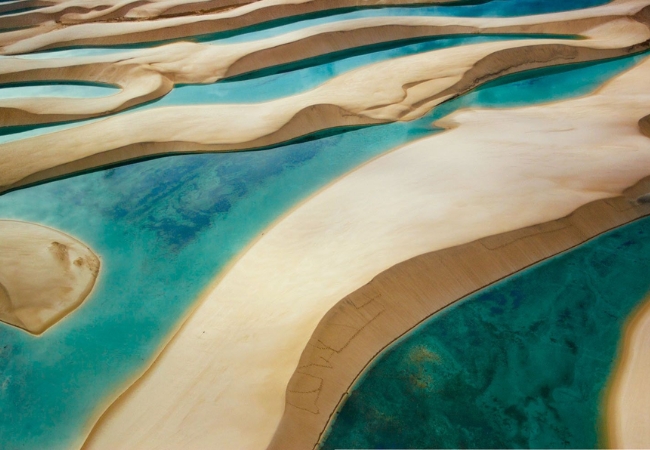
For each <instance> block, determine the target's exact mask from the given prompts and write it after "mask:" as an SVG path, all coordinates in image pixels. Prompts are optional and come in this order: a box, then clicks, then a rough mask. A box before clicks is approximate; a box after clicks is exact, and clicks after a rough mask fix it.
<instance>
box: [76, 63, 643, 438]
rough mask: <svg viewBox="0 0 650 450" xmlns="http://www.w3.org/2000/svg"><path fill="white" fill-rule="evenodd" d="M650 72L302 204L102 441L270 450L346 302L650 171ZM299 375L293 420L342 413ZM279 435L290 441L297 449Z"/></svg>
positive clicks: (420, 152) (485, 119)
mask: <svg viewBox="0 0 650 450" xmlns="http://www.w3.org/2000/svg"><path fill="white" fill-rule="evenodd" d="M648 70H650V61H648V60H645V61H644V62H643V63H641V64H639V65H637V66H636V67H635V68H633V69H631V70H629V71H628V72H626V73H625V74H623V75H621V76H619V77H617V78H615V79H614V80H612V81H611V82H609V83H607V84H606V85H605V86H604V87H603V88H601V89H599V90H598V91H597V92H596V93H594V94H592V95H589V96H586V97H583V98H579V99H573V100H568V101H562V102H557V103H550V104H546V105H540V106H531V107H525V108H516V109H500V110H482V109H472V110H461V111H458V112H456V113H454V114H453V115H452V116H451V117H450V118H449V119H448V120H447V121H446V123H447V124H454V127H455V128H453V129H451V130H450V131H447V132H445V133H442V134H439V135H434V136H431V137H428V138H424V139H422V140H420V141H416V142H413V143H411V144H407V145H405V146H403V147H401V148H399V149H397V150H395V151H393V152H391V153H389V154H386V155H384V156H382V157H379V158H377V159H375V160H373V161H371V162H369V163H367V164H366V165H364V166H362V167H361V168H359V169H357V170H355V171H354V172H352V173H350V174H348V175H346V176H344V177H343V178H341V179H340V180H337V181H336V182H335V183H333V184H331V185H330V186H328V187H327V188H326V189H324V190H322V191H320V192H319V193H318V194H316V195H314V196H313V197H311V198H310V199H308V200H307V201H305V202H304V203H302V204H301V205H300V206H298V207H297V208H296V209H294V210H293V211H292V212H291V213H290V214H288V215H286V216H285V217H284V218H283V219H282V220H280V221H278V222H277V223H275V224H274V226H273V227H271V228H270V229H268V230H267V231H266V232H265V233H264V235H263V236H262V237H261V238H260V239H259V240H258V241H257V242H256V243H255V245H253V246H252V247H251V248H249V249H248V251H247V252H246V253H245V254H243V255H242V256H241V258H240V259H239V260H238V261H237V262H236V263H235V264H234V265H233V267H232V268H231V270H230V271H229V272H228V273H226V274H225V275H224V276H223V278H222V279H221V281H220V283H219V284H218V285H217V286H216V288H214V290H213V291H212V292H211V293H209V294H208V295H207V296H206V298H205V300H204V301H203V302H202V303H201V304H200V305H199V306H198V308H197V309H196V310H195V311H194V313H193V314H192V315H191V316H190V318H189V319H188V320H187V322H185V324H184V325H183V326H182V328H181V330H180V331H179V332H178V334H177V335H176V336H175V337H174V338H173V339H172V341H171V342H170V343H169V344H168V345H167V347H166V348H165V349H164V351H163V352H162V353H161V354H160V356H159V357H158V359H157V360H156V362H155V363H154V365H153V366H152V367H151V369H150V370H149V371H148V372H147V373H146V374H145V375H144V376H143V378H142V379H141V380H140V381H139V382H138V383H136V384H135V385H134V387H133V388H132V389H129V390H127V392H126V393H125V394H124V395H123V396H122V397H121V399H120V401H119V402H118V403H116V404H115V405H114V406H113V407H111V408H109V411H108V412H107V414H105V415H104V417H103V418H102V419H101V420H100V422H99V424H98V426H97V427H96V428H95V430H94V431H93V433H92V435H91V438H90V439H89V440H88V441H87V444H86V448H88V449H102V448H115V447H124V446H127V447H133V448H138V447H139V446H146V445H148V446H151V445H158V446H160V447H161V448H176V447H178V446H181V445H186V446H187V445H189V446H194V447H197V448H198V447H208V446H216V447H223V448H241V449H248V448H250V449H253V448H262V447H263V446H265V445H267V444H268V443H269V442H271V439H272V436H273V434H274V432H275V429H276V424H278V423H279V421H280V418H281V417H282V414H283V411H284V408H285V390H286V388H287V384H288V382H289V379H290V378H291V377H292V375H293V373H294V371H295V368H296V367H299V364H300V360H301V359H300V358H301V354H302V353H303V350H304V349H305V348H306V345H307V344H308V342H309V341H310V338H311V336H312V335H313V332H314V330H315V329H316V327H317V325H318V323H319V322H320V320H321V318H322V317H323V316H324V315H325V314H326V313H327V311H329V310H330V308H331V307H332V306H334V305H335V304H337V303H338V302H339V300H340V299H342V298H344V297H346V296H347V295H349V294H350V293H351V292H354V291H355V290H357V289H359V288H360V287H361V286H364V285H365V284H367V283H368V282H369V281H371V280H372V279H373V277H375V276H376V274H378V273H381V272H382V271H384V270H386V269H388V268H390V267H392V266H393V265H395V264H397V263H399V262H401V261H405V260H408V259H410V258H413V257H415V256H417V255H421V254H423V253H427V252H432V251H438V250H442V249H447V248H451V247H455V246H459V245H463V244H466V243H468V242H473V241H476V240H478V239H483V238H487V237H488V236H494V235H497V234H500V233H506V232H510V231H515V230H520V229H523V228H526V227H531V226H534V225H537V224H542V223H545V222H552V221H555V220H558V219H561V218H562V217H566V216H567V215H569V214H571V213H572V212H573V211H575V210H576V209H578V208H580V207H581V206H583V205H586V204H588V203H591V202H594V201H598V200H603V199H608V198H612V197H616V196H618V195H620V193H621V192H623V191H625V189H626V188H627V187H628V186H631V185H633V184H635V183H636V182H638V181H639V180H640V179H642V178H644V177H647V176H648V175H649V172H650V140H648V138H647V137H645V136H643V135H642V134H641V133H640V132H639V128H638V121H639V118H640V117H643V116H644V115H646V114H647V109H646V108H647V103H648V100H650V97H649V96H650V92H648V90H647V74H648ZM542 136H543V137H544V139H542ZM450 148H453V149H454V151H453V152H450V151H449V149H450ZM506 155H507V158H506ZM641 194H642V193H641V192H640V193H637V195H641ZM608 202H609V201H608ZM610 206H613V208H611V207H610ZM630 208H633V207H632V206H631V205H630V204H629V203H628V202H627V201H625V200H622V201H621V200H616V201H613V203H609V206H606V207H605V208H604V209H602V208H601V209H598V208H597V209H596V210H595V212H596V213H597V214H593V215H592V214H587V215H586V216H584V217H583V218H582V219H581V220H580V221H579V227H578V229H580V228H582V227H584V228H582V229H583V231H580V232H576V233H575V234H574V233H569V238H570V239H569V241H570V240H571V239H573V238H577V239H578V241H577V242H580V239H581V238H584V237H585V236H587V237H588V236H589V233H590V232H589V230H592V228H590V227H591V225H590V224H591V223H592V222H593V223H594V224H597V223H598V220H592V219H596V218H597V217H600V216H601V212H603V211H609V212H608V213H607V214H604V215H602V217H609V218H610V219H612V221H613V222H610V223H613V226H616V225H617V224H620V223H623V222H624V221H625V215H622V216H619V215H617V211H619V212H621V213H623V212H624V211H626V210H629V209H630ZM591 211H592V213H594V210H591ZM628 218H630V217H628ZM632 218H633V217H632ZM630 219H631V218H630ZM569 222H570V220H569ZM547 227H550V231H554V230H555V228H557V227H558V225H557V224H550V225H547ZM560 228H562V226H560ZM539 230H546V228H544V226H542V227H541V228H539V229H537V231H539ZM534 231H535V230H534ZM601 231H602V230H601ZM601 231H598V230H596V233H597V232H601ZM569 241H565V240H562V242H563V243H564V244H566V242H569ZM562 242H561V244H562ZM495 243H496V244H495ZM507 243H508V241H507V239H506V242H505V244H507ZM493 244H494V245H497V246H498V245H501V244H500V239H499V238H498V237H497V238H495V240H494V242H493ZM564 244H562V245H564ZM569 244H570V242H569ZM562 245H559V248H560V250H561V249H562ZM570 245H574V244H570ZM514 248H515V250H514V251H515V253H514V254H513V256H514V257H515V259H517V260H518V264H521V262H522V261H523V262H524V263H525V262H526V261H527V260H528V259H527V258H531V256H528V257H524V255H522V259H519V257H518V256H517V255H520V254H521V253H522V252H523V250H522V249H521V248H518V247H517V246H514ZM556 248H557V247H556ZM470 256H471V257H473V256H474V254H472V255H470ZM532 258H533V260H534V259H535V258H534V257H532ZM513 264H514V263H513ZM504 265H506V264H505V262H504ZM513 267H514V266H513ZM499 269H500V270H501V269H504V268H503V267H500V268H499ZM510 269H512V267H510V266H509V265H506V267H505V273H506V274H507V272H508V270H510ZM515 270H516V269H515ZM460 281H462V280H459V281H458V282H459V283H460ZM479 281H480V280H479ZM479 284H480V283H479ZM373 298H374V297H372V296H371V298H370V299H366V300H367V302H366V301H365V300H363V301H359V302H356V301H355V305H356V308H358V309H359V313H360V314H362V315H365V316H366V319H369V318H370V319H372V317H374V316H377V315H378V314H380V313H381V311H378V310H376V309H374V307H375V304H373V303H372V302H371V300H372V299H373ZM366 303H367V308H366V309H365V310H363V311H362V309H363V308H364V307H365V305H366ZM339 324H341V325H342V327H338V328H335V329H332V330H331V331H330V336H332V334H333V339H334V341H335V343H336V344H337V345H338V343H341V342H343V343H345V342H344V341H345V336H346V334H345V333H344V331H343V330H344V329H345V326H346V325H349V324H347V323H345V322H340V323H339ZM334 341H328V342H334ZM329 347H330V348H328V345H323V346H319V348H317V349H313V348H311V346H310V348H308V350H307V352H306V353H307V354H309V353H311V354H313V355H316V356H317V363H322V364H323V365H327V364H329V363H328V361H327V358H329V357H332V356H333V354H334V353H335V352H336V346H335V345H334V344H332V345H329ZM314 352H315V353H314ZM319 352H322V353H319ZM356 356H359V354H357V355H356ZM359 357H360V360H361V361H362V364H363V363H365V362H366V361H367V359H365V360H364V359H363V357H361V356H359ZM251 361H255V364H256V366H255V370H254V371H251V370H250V362H251ZM303 362H304V360H303ZM312 362H313V361H312ZM307 365H309V364H307ZM300 367H301V369H305V367H306V366H305V365H304V364H301V365H300ZM307 370H308V369H307ZM356 373H358V372H356ZM356 373H353V376H356ZM297 377H299V379H298V381H295V380H294V381H293V382H292V383H293V384H292V386H291V387H290V392H289V395H288V396H287V397H286V399H287V401H289V405H293V406H287V411H290V409H291V408H292V407H296V409H300V408H302V409H303V410H306V411H312V412H308V414H312V413H313V411H314V409H313V405H315V406H316V407H317V412H318V413H319V414H320V412H321V411H322V414H323V416H321V418H322V417H325V420H326V419H327V417H329V416H328V414H329V413H328V412H327V408H329V406H328V407H327V408H326V407H325V406H322V405H320V404H319V403H318V402H314V398H313V397H314V396H316V397H318V395H319V394H318V392H319V390H320V389H321V387H323V388H324V386H325V384H319V383H320V381H319V380H318V379H316V378H315V377H310V374H309V373H307V374H304V373H303V374H301V375H297ZM217 380H218V382H217ZM296 383H297V384H296ZM323 383H324V382H323ZM339 387H340V386H339ZM329 392H330V394H328V396H329V395H331V396H333V397H328V398H329V399H330V400H331V398H335V399H336V400H338V398H337V397H336V393H334V394H332V392H333V391H329ZM338 392H339V393H341V392H343V391H342V390H339V391H338ZM325 397H327V396H324V397H323V398H325ZM233 405H240V407H235V406H233ZM330 406H331V404H330ZM321 407H322V409H321ZM312 415H313V414H312ZM216 417H218V418H219V420H218V421H216V420H215V418H216ZM301 420H302V419H301ZM293 423H294V424H295V423H297V422H293ZM324 423H325V422H321V423H320V424H319V425H317V426H315V428H310V431H309V434H305V436H310V437H308V438H306V439H307V440H308V442H300V445H298V441H291V442H295V443H296V446H295V447H290V448H311V446H312V445H313V443H314V441H313V438H314V436H316V437H317V434H316V435H314V434H312V432H313V431H314V430H317V429H318V426H320V427H321V428H320V430H322V425H323V424H324ZM283 424H285V422H283ZM310 427H311V425H310ZM283 429H284V430H285V431H286V430H287V428H286V424H285V425H284V428H281V430H283ZM206 430H210V432H209V433H208V432H206ZM279 433H280V434H278V435H277V436H276V441H274V445H279V446H277V447H275V448H289V447H287V446H286V443H287V441H286V440H284V441H283V440H282V439H286V434H285V435H284V437H283V436H282V433H281V431H280V432H279ZM289 434H290V433H289ZM278 439H279V440H278ZM295 439H300V438H299V437H295ZM310 439H311V440H310ZM281 443H284V444H282V445H284V447H282V445H281ZM303 444H304V447H303Z"/></svg>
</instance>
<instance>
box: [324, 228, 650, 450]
mask: <svg viewBox="0 0 650 450" xmlns="http://www.w3.org/2000/svg"><path fill="white" fill-rule="evenodd" d="M649 275H650V218H645V219H642V220H639V221H636V222H634V223H632V224H629V225H626V226H623V227H621V228H618V229H616V230H614V231H613V232H610V233H607V234H605V235H603V236H600V237H598V238H596V239H594V240H592V241H590V242H588V243H586V244H584V245H582V246H580V247H577V248H575V249H573V250H571V251H569V252H567V253H564V254H562V255H560V256H557V257H554V258H552V259H550V260H547V261H545V262H543V263H540V264H538V265H536V266H534V267H533V268H530V269H527V270H525V271H523V272H521V273H518V274H516V275H513V276H511V277H509V278H507V279H505V280H504V281H501V282H499V283H497V284H495V285H493V286H491V287H489V288H486V289H484V290H482V291H480V292H479V293H477V294H474V295H472V296H470V297H468V298H467V299H464V300H462V301H460V302H459V303H457V304H455V305H452V306H451V307H449V308H447V309H445V310H443V312H441V313H438V314H436V315H434V316H432V318H430V319H429V320H427V321H426V322H424V323H423V324H421V325H420V326H418V327H417V328H416V329H415V330H414V331H412V332H411V333H409V334H408V335H407V336H406V337H404V338H402V339H400V340H399V341H398V342H396V343H394V344H393V345H391V346H390V347H389V348H388V349H387V350H385V351H384V352H382V353H381V354H380V355H379V357H378V358H377V359H376V360H375V361H374V362H373V363H372V364H371V366H370V367H369V368H368V369H367V370H366V371H365V372H364V374H363V375H362V376H361V378H360V379H359V380H358V381H357V382H356V383H355V385H354V386H353V388H352V390H351V392H350V395H349V397H348V398H347V400H346V402H345V403H344V404H343V406H342V407H341V409H340V411H339V412H338V414H337V415H336V416H335V420H334V421H333V423H332V425H331V426H330V428H329V430H328V432H327V434H326V437H325V439H324V441H323V444H322V445H321V446H320V448H322V449H323V450H326V449H327V450H329V449H335V448H350V449H353V448H378V449H381V448H597V447H598V444H599V430H598V425H599V421H600V415H601V403H602V395H603V389H604V387H605V384H606V383H607V380H608V379H609V376H610V371H611V369H612V367H613V363H614V361H615V359H616V352H617V349H618V344H619V340H620V338H621V332H622V328H623V325H624V323H625V321H626V319H627V317H628V315H629V314H630V313H632V312H633V310H634V309H635V307H636V306H638V305H639V304H640V303H641V302H642V301H643V300H644V298H645V297H646V295H647V293H648V291H649V290H650V276H649ZM431 276H432V277H435V276H436V274H435V273H432V274H431Z"/></svg>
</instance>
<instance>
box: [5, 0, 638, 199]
mask: <svg viewBox="0 0 650 450" xmlns="http://www.w3.org/2000/svg"><path fill="white" fill-rule="evenodd" d="M644 4H645V2H639V1H637V0H630V1H629V2H628V3H625V6H626V8H627V9H628V10H630V8H631V11H632V12H633V17H618V16H611V17H610V16H608V18H607V19H606V20H605V21H601V20H600V19H598V20H596V21H595V22H594V21H592V22H590V21H584V20H579V21H577V22H576V24H575V26H578V27H579V28H580V29H581V30H582V34H584V35H585V36H587V37H588V39H585V40H576V41H565V40H557V39H544V40H514V41H502V42H490V43H483V44H476V45H467V46H463V47H459V48H450V49H444V50H439V51H435V52H429V53H423V54H417V55H412V56H408V57H403V58H398V59H394V60H390V61H385V62H381V63H377V64H373V65H370V66H366V67H363V68H360V69H357V70H354V71H351V72H348V73H345V74H343V75H341V76H338V77H336V78H334V79H332V80H330V81H328V82H326V83H325V84H323V85H321V86H319V87H317V88H315V89H313V90H310V91H307V92H305V93H302V94H298V95H295V96H292V97H285V98H281V99H278V100H274V101H270V102H266V103H261V104H239V105H223V104H217V105H198V106H197V105H193V106H174V107H166V108H158V109H151V110H144V111H139V112H134V113H132V114H124V115H118V116H115V117H109V118H107V119H105V120H102V121H99V122H96V123H93V124H90V125H85V126H80V127H76V128H71V129H68V130H64V131H60V132H57V133H51V134H46V135H42V136H39V137H35V138H31V139H24V140H21V141H15V142H10V143H7V144H4V145H0V151H1V153H2V157H1V158H0V191H2V190H7V189H10V188H13V187H17V186H21V185H25V184H29V183H34V182H38V181H41V180H45V179H48V178H52V177H57V176H62V175H66V174H69V173H72V172H77V171H82V170H87V169H90V168H93V167H99V166H103V165H107V164H113V163H117V162H121V161H126V160H131V159H136V158H141V157H144V156H150V155H157V154H163V153H167V152H175V153H178V152H195V151H231V150H244V149H252V148H259V147H264V146H268V145H273V144H277V143H281V142H285V141H288V140H291V139H294V138H296V137H300V136H304V135H306V134H309V133H312V132H317V131H321V130H325V129H328V128H334V127H342V126H353V125H360V124H374V123H382V122H390V121H395V120H412V119H415V118H418V117H421V116H422V115H424V114H426V113H427V112H428V111H430V110H431V108H433V107H434V106H436V105H438V104H440V103H441V102H443V101H445V100H447V99H449V98H452V97H454V96H457V95H459V94H462V93H464V92H467V91H468V90H470V89H472V88H474V87H476V86H477V85H480V84H482V83H485V82H487V81H489V80H492V79H495V78H497V77H499V76H503V75H505V74H508V73H515V72H519V71H523V70H527V69H531V68H536V67H544V66H552V65H558V64H566V63H574V62H580V61H591V60H597V59H602V58H607V57H615V56H621V55H627V54H631V53H636V52H639V51H643V50H646V49H647V48H649V47H650V30H649V29H648V23H646V22H647V20H646V19H647V18H646V15H647V12H648V9H642V8H641V7H642V6H643V5H644ZM630 5H633V6H634V7H633V8H632V6H630ZM615 7H616V8H620V7H621V5H620V4H617V5H613V6H612V8H615ZM595 9H596V10H597V8H595ZM600 11H601V12H602V11H604V10H600ZM639 11H640V12H639ZM583 14H585V13H583ZM599 15H600V14H597V16H599ZM540 17H543V16H540ZM481 20H485V19H481ZM550 26H551V27H552V28H553V29H557V25H556V24H552V23H551V25H550ZM585 26H588V27H590V28H588V29H584V28H585ZM192 46H195V44H189V43H186V44H174V45H171V46H168V47H161V48H158V49H155V50H153V51H150V52H149V53H147V54H146V55H143V56H142V57H140V58H139V59H138V58H134V59H132V60H128V61H125V62H124V64H127V65H131V64H134V63H136V64H143V65H145V67H146V71H147V73H150V72H149V71H150V70H154V71H160V72H164V74H165V77H168V78H170V79H172V80H173V81H174V82H177V83H178V82H190V80H194V81H196V77H204V78H203V79H204V80H205V79H206V78H207V77H212V78H213V79H215V78H218V77H219V76H223V75H225V73H226V72H227V70H228V68H229V67H230V65H231V64H232V63H234V62H235V61H237V60H239V59H241V57H242V54H241V53H239V52H237V51H235V52H234V54H233V53H231V54H230V57H225V55H226V54H227V52H226V53H224V52H223V50H222V49H220V48H218V47H208V48H205V47H204V48H203V49H202V50H201V51H200V52H199V55H200V57H197V55H196V53H193V52H192V51H191V50H190V49H191V48H192ZM219 54H220V55H221V56H222V58H215V57H211V56H215V55H219ZM161 61H162V62H161ZM201 61H204V62H209V61H217V63H215V64H210V63H206V64H201ZM2 62H3V63H5V64H4V65H2V64H0V67H1V68H0V72H5V74H6V75H3V76H22V75H20V74H24V73H25V72H26V71H20V72H19V71H16V70H10V69H7V67H9V65H10V64H12V62H11V61H10V60H5V61H2ZM21 64H22V65H23V67H30V64H50V65H54V64H56V61H49V62H22V63H21ZM118 65H119V64H118ZM52 70H56V69H52ZM61 70H64V71H65V70H68V68H63V69H61ZM134 70H137V69H134ZM190 74H193V75H190ZM192 76H193V77H194V78H191V77H192ZM157 83H159V84H157ZM143 84H146V83H144V82H143ZM155 86H158V89H162V90H164V89H167V88H168V86H169V85H168V84H165V83H162V82H160V80H159V79H156V78H155V75H151V81H150V82H149V83H148V84H147V86H146V87H145V86H139V89H140V91H138V92H142V93H143V96H145V97H146V95H154V94H144V93H145V92H151V91H153V90H154V89H153V88H154V87H155ZM377 86H381V89H378V88H377ZM113 97H116V96H109V97H106V98H104V99H102V100H99V101H98V100H96V99H93V105H96V104H98V103H101V102H109V101H112V102H114V103H115V102H116V101H115V99H113ZM25 101H26V102H28V100H25ZM12 102H13V100H12ZM53 102H54V103H55V102H56V101H55V100H53ZM1 104H2V103H1V102H0V105H1ZM48 105H49V104H48ZM122 105H124V103H122ZM58 106H60V104H59V105H58ZM58 106H57V105H53V106H52V108H53V109H56V108H58ZM39 108H41V103H40V100H33V108H32V109H30V111H29V113H30V114H32V115H33V114H35V113H36V112H37V111H39ZM5 111H7V113H6V114H7V115H8V116H11V115H12V113H14V112H16V110H15V109H11V108H7V109H6V110H5ZM52 112H53V110H52V111H50V113H52ZM95 112H97V109H95ZM23 117H26V115H25V114H23ZM19 120H22V119H19ZM637 120H638V119H637Z"/></svg>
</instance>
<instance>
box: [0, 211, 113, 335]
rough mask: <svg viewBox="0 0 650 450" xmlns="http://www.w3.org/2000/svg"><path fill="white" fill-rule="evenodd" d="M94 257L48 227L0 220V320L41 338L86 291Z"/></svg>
mask: <svg viewBox="0 0 650 450" xmlns="http://www.w3.org/2000/svg"><path fill="white" fill-rule="evenodd" d="M99 265H100V264H99V257H98V256H97V255H96V254H95V253H94V252H93V251H92V250H91V249H90V248H89V247H88V246H86V245H85V244H83V243H82V242H80V241H78V240H76V239H74V238H73V237H71V236H68V235H66V234H64V233H62V232H60V231H57V230H54V229H52V228H48V227H44V226H41V225H36V224H33V223H28V222H19V221H13V220H0V321H3V322H6V323H8V324H11V325H14V326H16V327H19V328H22V329H23V330H25V331H28V332H29V333H32V334H41V333H43V332H44V331H45V330H47V329H48V328H49V327H51V326H52V325H54V324H55V323H56V322H58V321H59V320H61V319H62V318H63V317H64V316H65V315H66V314H68V313H69V312H71V311H72V310H74V309H75V308H77V307H78V306H79V305H80V304H81V303H82V302H83V301H84V299H85V298H86V297H87V296H88V294H89V293H90V291H91V290H92V288H93V286H94V284H95V280H96V279H97V274H98V273H99Z"/></svg>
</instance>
